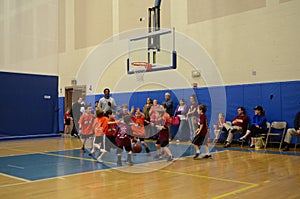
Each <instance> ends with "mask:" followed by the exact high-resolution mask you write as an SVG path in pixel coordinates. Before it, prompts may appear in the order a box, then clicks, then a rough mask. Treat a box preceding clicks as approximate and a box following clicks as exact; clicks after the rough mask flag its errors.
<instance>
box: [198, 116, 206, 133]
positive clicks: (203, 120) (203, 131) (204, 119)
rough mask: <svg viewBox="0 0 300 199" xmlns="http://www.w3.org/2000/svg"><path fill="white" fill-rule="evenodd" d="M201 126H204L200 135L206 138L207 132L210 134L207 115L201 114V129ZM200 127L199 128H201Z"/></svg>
mask: <svg viewBox="0 0 300 199" xmlns="http://www.w3.org/2000/svg"><path fill="white" fill-rule="evenodd" d="M200 125H203V127H202V129H201V131H200V134H201V135H202V136H203V137H205V136H206V134H207V132H208V122H207V117H206V115H205V114H200V121H199V127H200ZM199 127H198V128H199Z"/></svg>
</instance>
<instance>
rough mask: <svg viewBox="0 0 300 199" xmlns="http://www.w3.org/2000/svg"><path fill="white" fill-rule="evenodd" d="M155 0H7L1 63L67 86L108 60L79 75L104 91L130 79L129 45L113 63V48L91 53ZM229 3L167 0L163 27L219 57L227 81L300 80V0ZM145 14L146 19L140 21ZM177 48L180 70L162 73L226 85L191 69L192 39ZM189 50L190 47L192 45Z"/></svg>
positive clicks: (2, 9) (1, 4) (0, 4)
mask: <svg viewBox="0 0 300 199" xmlns="http://www.w3.org/2000/svg"><path fill="white" fill-rule="evenodd" d="M22 2H23V3H22ZM25 2H26V3H25ZM39 2H42V3H39ZM153 2H154V0H143V1H137V0H101V1H100V0H89V1H80V0H49V1H43V0H32V1H31V3H32V4H30V3H28V1H26V0H22V1H20V0H19V1H16V0H3V1H0V33H1V34H0V68H1V70H3V71H19V72H30V73H42V74H44V73H46V74H48V73H49V74H58V75H59V77H60V86H59V87H60V88H64V87H65V86H69V85H70V84H71V80H72V79H77V78H79V77H80V78H81V77H82V76H83V75H82V74H79V73H82V72H83V71H87V70H86V69H89V70H91V71H93V70H94V71H95V74H97V71H99V70H100V68H103V67H104V68H105V70H104V71H103V72H101V76H99V77H96V78H94V79H97V82H89V81H88V80H86V79H89V77H87V78H83V79H82V80H83V81H80V80H79V82H80V83H81V84H87V85H88V86H89V84H92V86H93V88H94V89H93V91H91V93H102V90H103V88H104V87H106V86H109V87H110V88H115V87H116V85H117V84H118V79H122V78H123V76H124V75H125V74H124V73H125V72H126V57H127V55H126V52H123V51H120V55H118V56H116V57H115V58H114V59H111V60H112V61H111V62H109V63H105V66H102V65H103V64H104V63H102V62H101V56H104V57H105V58H107V57H109V56H111V55H112V53H111V52H105V51H104V52H102V51H101V54H99V55H97V56H100V57H99V58H97V59H91V57H93V56H95V55H96V53H97V51H99V53H100V49H101V45H102V46H103V41H105V40H106V39H109V38H111V39H113V40H116V39H117V38H118V37H117V35H118V34H119V33H121V32H122V33H124V32H126V31H129V30H132V29H136V28H146V27H147V10H148V7H149V6H152V5H153ZM224 2H225V1H224V0H162V7H161V13H162V14H161V18H162V19H161V23H162V27H170V28H171V27H175V28H176V31H178V33H179V34H182V35H185V36H186V37H187V38H190V39H189V40H190V41H193V42H194V43H197V44H198V46H200V47H201V48H202V50H203V52H201V53H202V54H201V56H206V58H210V59H211V62H212V63H214V64H215V66H216V69H217V71H218V72H219V74H220V77H221V80H222V82H223V84H225V85H231V84H245V83H257V82H272V81H288V80H299V74H300V67H299V64H300V58H299V54H300V48H299V47H298V44H299V43H300V41H299V40H300V37H299V35H300V24H299V23H298V19H299V18H300V12H299V9H300V1H299V0H251V1H250V0H226V3H224ZM140 18H142V19H144V20H142V21H140ZM50 19H51V20H50ZM53 19H57V21H58V22H54V21H55V20H53ZM129 36H132V35H130V34H126V33H125V34H122V38H121V39H120V40H121V42H122V45H123V43H124V42H126V37H129ZM111 41H112V40H111ZM177 41H180V40H177ZM101 42H102V43H101ZM107 42H109V41H107ZM180 42H182V41H180ZM182 43H185V42H182ZM187 43H188V42H187ZM125 45H126V44H125ZM99 46H100V47H99ZM116 48H118V47H115V49H116ZM177 48H178V51H180V52H182V53H180V52H179V53H178V69H177V70H175V71H169V73H168V72H159V73H157V75H158V76H159V75H162V77H163V78H170V81H171V80H172V77H173V75H174V74H175V73H178V74H180V76H182V77H183V79H184V80H185V81H187V82H188V83H186V84H183V85H181V87H185V86H187V85H192V83H194V82H196V83H198V84H199V85H200V86H206V85H213V84H218V82H212V83H211V84H210V83H209V79H208V78H211V76H209V77H207V76H205V71H201V72H203V73H204V74H203V75H204V76H202V77H201V78H192V77H191V71H192V70H194V69H195V67H196V68H197V66H195V65H191V64H190V63H192V62H193V61H191V57H188V56H186V55H185V54H184V53H183V49H182V48H184V45H180V44H179V45H177ZM179 48H180V49H179ZM188 50H190V49H189V46H186V51H188ZM111 51H113V50H111ZM57 53H58V55H57ZM191 55H192V56H193V57H197V56H198V54H197V52H191ZM199 56H200V52H199ZM94 60H95V61H94ZM206 64H207V63H201V61H200V62H199V63H197V64H196V65H201V67H204V70H205V65H206ZM87 67H89V68H87ZM101 70H102V69H101ZM255 72H256V75H253V74H254V73H255ZM95 74H88V75H95ZM125 76H126V75H125ZM152 76H154V75H153V74H151V75H148V77H151V78H152ZM129 83H130V82H123V83H122V84H125V85H126V84H129ZM174 85H175V84H174ZM162 87H164V86H163V85H161V84H159V82H158V83H155V82H153V83H149V84H147V85H141V86H140V87H139V88H138V89H139V90H145V89H149V90H150V89H159V88H162ZM179 87H180V85H179ZM62 90H64V89H62ZM118 91H120V92H121V91H122V90H118ZM124 91H128V90H126V89H124ZM61 95H63V93H61Z"/></svg>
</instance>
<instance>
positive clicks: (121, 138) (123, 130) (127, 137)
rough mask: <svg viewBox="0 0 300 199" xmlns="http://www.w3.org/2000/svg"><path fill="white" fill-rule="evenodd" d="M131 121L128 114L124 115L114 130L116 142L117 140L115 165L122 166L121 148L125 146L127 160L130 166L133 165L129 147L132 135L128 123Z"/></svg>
mask: <svg viewBox="0 0 300 199" xmlns="http://www.w3.org/2000/svg"><path fill="white" fill-rule="evenodd" d="M130 123H131V117H130V116H129V115H126V116H125V117H124V120H123V121H121V122H120V124H119V128H118V130H117V132H116V142H117V146H118V149H117V156H118V161H117V166H122V161H121V158H122V151H123V148H125V151H126V152H127V162H128V164H129V165H130V166H132V165H133V162H132V160H131V154H132V148H131V139H132V138H133V136H132V129H131V126H129V124H130Z"/></svg>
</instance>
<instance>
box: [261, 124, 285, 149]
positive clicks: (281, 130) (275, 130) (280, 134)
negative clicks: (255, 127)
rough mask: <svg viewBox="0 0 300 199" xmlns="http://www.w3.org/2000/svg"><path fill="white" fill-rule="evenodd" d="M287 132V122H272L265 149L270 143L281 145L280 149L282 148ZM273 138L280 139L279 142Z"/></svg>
mask: <svg viewBox="0 0 300 199" xmlns="http://www.w3.org/2000/svg"><path fill="white" fill-rule="evenodd" d="M285 131H286V122H275V121H274V122H272V124H271V126H270V128H269V131H268V133H267V138H266V144H265V148H266V147H267V145H268V144H269V143H279V149H280V148H281V145H282V142H283V139H284V136H285ZM273 137H277V138H280V141H278V140H274V139H273V140H272V138H273Z"/></svg>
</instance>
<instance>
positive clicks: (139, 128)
mask: <svg viewBox="0 0 300 199" xmlns="http://www.w3.org/2000/svg"><path fill="white" fill-rule="evenodd" d="M133 112H134V106H132V107H131V111H130V114H131V119H132V122H133V124H132V126H131V128H132V131H133V135H134V136H135V139H133V141H132V142H133V144H136V143H137V141H138V139H139V140H140V142H141V143H142V145H143V146H144V147H145V150H146V153H147V154H148V155H150V149H149V147H148V145H147V144H146V142H145V135H146V133H145V127H144V122H145V115H144V113H142V112H141V109H140V108H137V109H136V111H135V115H132V113H133Z"/></svg>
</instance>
